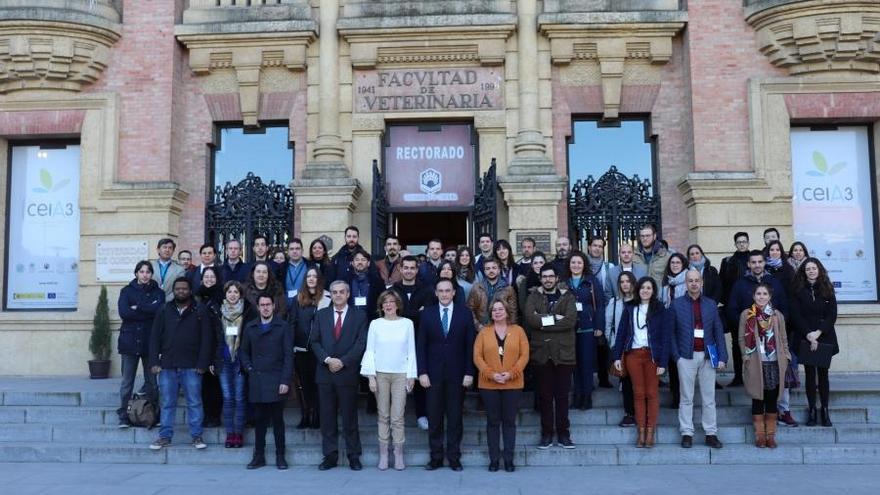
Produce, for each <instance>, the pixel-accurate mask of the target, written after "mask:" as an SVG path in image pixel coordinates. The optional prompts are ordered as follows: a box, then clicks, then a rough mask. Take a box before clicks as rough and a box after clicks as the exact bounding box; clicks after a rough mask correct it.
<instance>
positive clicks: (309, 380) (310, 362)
mask: <svg viewBox="0 0 880 495" xmlns="http://www.w3.org/2000/svg"><path fill="white" fill-rule="evenodd" d="M316 363H317V360H316V359H315V355H314V354H312V353H311V352H297V353H296V355H295V357H294V360H293V366H294V368H295V370H296V376H297V378H298V380H299V388H300V390H301V391H302V400H303V403H302V404H300V407H302V411H303V414H306V412H307V411H311V410H317V408H318V385H317V384H316V383H315V369H316V366H317V364H316Z"/></svg>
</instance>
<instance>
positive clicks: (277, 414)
mask: <svg viewBox="0 0 880 495" xmlns="http://www.w3.org/2000/svg"><path fill="white" fill-rule="evenodd" d="M253 406H254V423H255V430H256V431H255V432H254V435H255V438H254V453H255V454H259V455H262V454H264V453H265V452H266V430H268V429H269V423H270V422H271V423H272V434H273V435H274V436H275V453H276V454H283V453H284V445H285V441H284V401H277V402H257V403H254V404H253Z"/></svg>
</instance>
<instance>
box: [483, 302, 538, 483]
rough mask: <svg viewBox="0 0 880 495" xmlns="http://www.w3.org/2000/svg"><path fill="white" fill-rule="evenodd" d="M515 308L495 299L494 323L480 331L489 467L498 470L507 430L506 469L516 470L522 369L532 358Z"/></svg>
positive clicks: (492, 310)
mask: <svg viewBox="0 0 880 495" xmlns="http://www.w3.org/2000/svg"><path fill="white" fill-rule="evenodd" d="M512 311H513V309H512V308H511V307H510V306H509V305H508V303H507V302H505V301H504V300H501V299H498V300H495V301H494V302H493V303H492V307H491V317H492V323H491V324H489V325H487V326H486V327H484V328H483V330H481V331H480V333H479V334H478V335H477V339H476V342H474V364H476V365H477V368H478V369H479V370H480V380H479V383H478V386H479V387H480V395H481V396H482V397H483V404H484V405H485V406H486V439H487V443H488V444H489V460H490V463H489V471H493V472H494V471H498V461H499V458H500V457H501V454H502V452H501V446H500V443H501V442H500V440H501V439H500V438H499V437H500V436H501V432H503V433H504V452H503V455H504V470H505V471H507V472H508V473H511V472H513V471H514V469H515V467H514V465H513V447H514V445H515V444H516V413H517V411H518V409H519V398H520V395H522V389H523V382H524V380H523V370H524V369H525V367H526V364H528V362H529V339H528V337H526V332H525V331H524V330H523V329H522V327H521V326H519V325H516V324H514V323H512V321H513V314H512Z"/></svg>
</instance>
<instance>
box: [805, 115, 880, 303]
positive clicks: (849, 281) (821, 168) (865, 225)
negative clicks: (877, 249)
mask: <svg viewBox="0 0 880 495" xmlns="http://www.w3.org/2000/svg"><path fill="white" fill-rule="evenodd" d="M791 161H792V167H791V177H792V185H793V195H794V198H793V207H794V236H795V239H796V240H799V241H801V242H803V243H804V244H806V245H807V249H808V250H809V251H810V256H814V257H816V258H818V259H820V260H821V261H822V264H823V265H825V268H826V269H827V270H828V276H829V277H830V278H831V281H832V282H833V283H834V288H835V290H836V292H837V299H838V300H840V301H876V300H877V271H876V267H875V262H876V256H875V253H874V225H875V223H874V209H873V205H872V196H871V184H872V183H873V180H874V178H873V177H872V176H871V166H870V151H869V149H868V129H867V127H864V126H847V127H838V128H837V130H833V131H811V130H810V129H809V128H805V127H798V128H792V129H791Z"/></svg>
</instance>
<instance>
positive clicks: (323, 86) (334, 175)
mask: <svg viewBox="0 0 880 495" xmlns="http://www.w3.org/2000/svg"><path fill="white" fill-rule="evenodd" d="M338 17H339V0H321V5H320V33H319V38H318V42H319V80H320V84H319V86H318V102H319V105H320V108H319V109H318V133H317V139H316V140H315V144H314V148H313V150H312V156H311V161H309V162H308V163H307V164H306V166H305V168H304V169H303V173H302V177H301V178H296V179H295V180H294V181H293V182H292V183H291V187H293V189H294V194H295V195H296V207H297V209H298V210H299V211H300V224H299V232H300V236H301V237H302V239H303V242H306V243H309V242H311V240H312V239H314V238H316V237H320V236H321V235H324V234H326V235H328V236H330V237H331V238H332V239H333V241H334V242H333V243H334V246H335V247H338V246H341V245H342V242H343V232H344V230H345V227H346V226H348V225H350V224H351V222H352V214H353V213H354V211H355V209H356V205H357V202H358V198H359V197H360V195H361V186H360V183H359V181H358V180H357V179H356V178H353V177H351V175H350V173H349V169H348V166H346V164H345V150H344V148H343V146H342V136H341V135H340V134H339V110H340V109H339V101H340V98H339V66H340V56H339V34H338V32H337V29H336V21H337V18H338ZM334 251H335V249H334ZM331 254H332V253H331Z"/></svg>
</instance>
